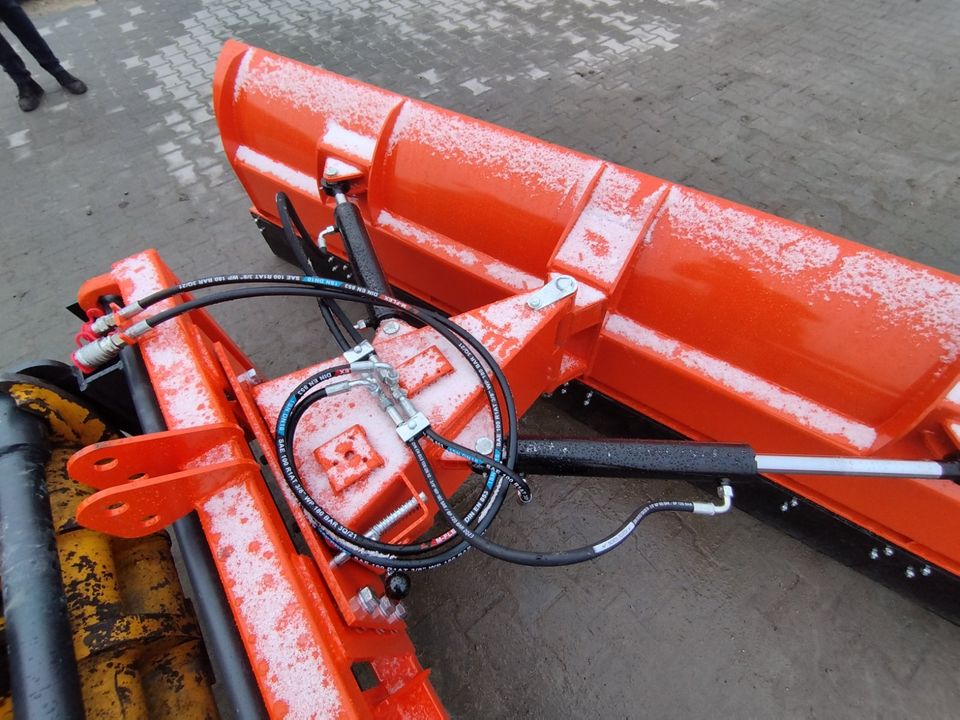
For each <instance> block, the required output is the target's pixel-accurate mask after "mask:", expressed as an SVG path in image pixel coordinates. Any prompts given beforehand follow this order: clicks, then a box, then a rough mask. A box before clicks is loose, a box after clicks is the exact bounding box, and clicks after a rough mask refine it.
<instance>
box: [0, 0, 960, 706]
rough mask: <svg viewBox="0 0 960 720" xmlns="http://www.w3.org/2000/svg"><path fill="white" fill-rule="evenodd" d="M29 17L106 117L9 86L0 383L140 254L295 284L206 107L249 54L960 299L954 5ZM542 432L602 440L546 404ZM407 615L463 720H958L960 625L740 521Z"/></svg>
mask: <svg viewBox="0 0 960 720" xmlns="http://www.w3.org/2000/svg"><path fill="white" fill-rule="evenodd" d="M26 7H27V9H28V11H29V12H32V13H34V14H35V15H36V18H37V22H38V25H39V26H40V27H41V28H42V30H43V32H44V34H45V35H47V37H48V40H49V41H50V42H51V44H52V45H53V47H54V49H55V50H56V51H57V52H58V53H59V54H60V55H61V56H62V57H63V58H64V59H65V60H67V61H68V66H69V67H71V68H72V69H73V70H74V71H75V72H76V73H77V74H78V75H79V76H81V77H82V78H84V79H85V80H87V82H88V84H89V85H90V92H89V93H88V94H87V95H85V96H83V97H72V96H66V95H65V94H64V93H63V92H62V91H61V90H59V89H58V88H56V87H55V85H54V84H53V83H52V82H51V81H50V79H49V78H47V77H46V76H44V75H43V74H42V73H41V72H39V71H38V73H37V74H38V79H39V80H40V81H41V83H43V84H44V86H45V87H46V88H47V91H48V92H47V96H46V97H45V99H44V103H43V105H42V106H41V108H40V109H39V110H38V111H36V112H35V113H32V114H29V115H25V114H22V113H20V112H19V110H17V108H16V103H15V99H14V91H13V86H12V85H9V86H6V85H3V84H2V83H0V92H3V93H6V94H5V95H3V96H2V97H3V100H0V127H2V130H0V197H3V198H4V200H5V204H4V209H3V211H2V215H0V243H2V246H0V247H2V253H3V254H2V263H0V293H2V295H0V297H2V298H3V309H4V315H3V317H2V319H0V365H6V364H7V363H10V362H13V361H15V360H18V359H20V358H25V357H58V358H63V357H65V356H66V355H67V353H68V351H69V347H70V342H71V334H72V332H73V331H74V329H75V327H74V323H73V322H72V321H71V319H70V318H69V317H68V316H67V315H66V314H65V313H63V312H62V311H61V308H62V306H64V305H66V304H68V303H69V302H70V301H71V299H72V295H73V293H74V292H75V290H76V288H77V286H78V285H79V284H80V283H81V282H82V281H83V280H85V279H86V278H88V277H90V276H92V275H95V274H97V273H99V272H102V271H104V270H105V269H107V268H108V267H109V264H110V262H111V261H112V260H114V259H117V258H120V257H123V256H125V255H127V254H129V253H131V252H134V251H136V250H138V249H141V248H143V247H146V246H152V247H157V248H159V249H160V251H161V252H162V254H163V256H164V257H165V258H166V260H167V261H168V262H169V263H170V264H171V265H172V266H173V267H174V268H176V269H177V271H178V272H179V273H180V274H181V275H182V276H184V277H188V276H194V275H198V274H201V273H206V272H209V271H213V270H222V269H224V268H227V267H229V268H230V269H235V270H241V269H265V270H270V269H274V270H279V269H280V268H281V267H282V265H281V264H280V262H279V261H277V260H276V259H274V258H272V257H271V256H269V254H268V253H267V251H266V248H265V246H264V245H263V244H262V243H261V241H260V240H259V237H258V235H257V233H256V232H255V229H254V227H253V226H252V225H251V224H250V222H249V220H248V217H247V213H246V209H247V200H246V198H245V195H244V193H243V191H242V189H241V188H240V186H239V184H238V183H237V182H236V181H235V179H234V177H233V175H232V173H231V171H230V169H229V167H228V166H227V164H226V163H225V161H224V160H223V158H222V156H221V154H220V147H219V140H218V137H217V130H216V124H215V122H214V120H213V118H212V110H211V92H210V80H211V75H212V69H213V64H214V60H215V57H216V55H217V52H218V48H219V46H220V44H221V43H222V42H223V40H225V39H226V38H228V37H238V38H240V39H242V40H245V41H247V42H250V43H253V44H256V45H259V46H262V47H265V48H268V49H270V50H273V51H275V52H278V53H281V54H285V55H289V56H292V57H295V58H297V59H300V60H303V61H306V62H310V63H315V64H321V65H323V66H324V67H326V68H329V69H331V70H334V71H336V72H340V73H343V74H346V75H350V76H353V77H356V78H358V79H362V80H365V81H368V82H372V83H374V84H378V85H382V86H384V87H387V88H389V89H391V90H395V91H397V92H400V93H403V94H406V95H411V96H413V97H418V98H426V99H428V100H429V101H430V102H433V103H436V104H439V105H442V106H444V107H448V108H451V109H454V110H457V111H459V112H463V113H466V114H468V115H473V116H476V117H480V118H483V119H485V120H489V121H492V122H496V123H499V124H502V125H506V126H508V127H511V128H513V129H516V130H520V131H523V132H527V133H531V134H533V135H537V136H539V137H543V138H545V139H548V140H551V141H553V142H557V143H559V144H562V145H566V146H569V147H573V148H575V149H577V150H580V151H583V152H586V153H589V154H593V155H599V156H601V157H603V158H605V159H609V160H613V161H615V162H618V163H621V164H623V165H627V166H629V167H634V168H637V169H640V170H643V171H645V172H649V173H651V174H654V175H659V176H662V177H665V178H667V179H670V180H674V181H677V182H682V183H686V184H689V185H693V186H695V187H697V188H700V189H702V190H705V191H708V192H711V193H715V194H718V195H721V196H725V197H728V198H731V199H734V200H737V201H740V202H744V203H746V204H749V205H752V206H755V207H759V208H762V209H765V210H769V211H771V212H774V213H776V214H779V215H782V216H785V217H789V218H792V219H796V220H798V221H801V222H804V223H807V224H810V225H813V226H816V227H819V228H822V229H824V230H827V231H830V232H835V233H837V234H840V235H843V236H847V237H851V238H853V239H855V240H859V241H861V242H865V243H867V244H870V245H873V246H875V247H879V248H883V249H885V250H889V251H892V252H896V253H899V254H902V255H905V256H907V257H911V258H914V259H916V260H919V261H921V262H925V263H928V264H932V265H935V266H938V267H941V268H944V269H946V270H950V271H952V272H958V271H960V253H958V252H957V227H958V219H960V217H958V216H960V170H958V168H960V143H958V139H960V130H958V121H957V117H958V111H960V72H958V67H957V65H958V55H957V51H956V49H957V48H958V47H960V5H958V4H957V3H956V2H955V0H920V1H917V2H901V1H899V0H897V1H895V0H839V1H838V0H808V1H807V2H802V3H798V2H794V1H792V0H739V1H737V2H734V1H733V0H644V1H640V0H633V1H632V2H628V1H626V0H558V1H557V2H533V1H532V0H521V1H519V2H517V1H515V2H507V1H506V0H499V1H497V0H489V1H481V0H472V1H471V0H467V1H462V2H457V1H449V2H445V3H443V4H440V3H437V4H430V5H425V4H423V3H418V2H414V0H357V1H356V2H352V3H345V2H344V3H313V2H307V1H305V0H301V1H299V2H294V1H293V0H270V1H269V2H268V1H266V0H246V1H244V2H240V1H238V0H229V1H228V0H167V1H160V0H155V1H153V2H150V1H147V0H139V2H138V1H137V0H103V1H102V2H93V1H91V0H67V1H63V0H61V1H59V2H58V1H57V0H47V1H46V2H43V3H40V4H38V3H36V2H28V3H26ZM215 314H216V315H217V317H218V318H219V319H220V320H221V321H222V322H223V323H224V324H225V325H226V326H227V328H228V330H229V331H230V332H231V334H233V335H234V336H235V337H237V338H238V339H239V340H240V341H241V343H242V344H243V345H244V347H245V348H247V349H248V350H249V351H250V354H251V355H252V356H253V357H254V359H255V360H256V361H257V362H258V363H259V364H260V365H261V367H262V369H263V370H264V371H265V372H266V373H268V374H276V373H279V372H283V371H286V370H289V369H292V367H294V365H295V364H296V363H297V362H298V360H303V361H306V360H308V359H313V358H315V357H317V356H318V355H320V354H322V352H323V347H322V346H321V347H319V348H318V344H317V340H316V338H317V337H318V336H320V335H321V334H322V331H321V324H320V323H319V322H318V319H317V318H316V317H315V315H316V313H315V312H311V311H310V309H309V308H308V307H304V305H303V304H302V303H297V302H294V301H288V302H285V301H270V302H263V303H250V304H247V305H243V306H235V307H224V308H222V309H218V310H217V311H216V313H215ZM277 317H282V318H283V319H284V322H283V323H276V322H274V321H273V318H277ZM525 425H526V427H527V428H528V429H533V430H543V429H546V430H549V431H551V432H557V433H562V432H585V429H583V428H580V427H579V426H578V425H577V424H576V422H575V421H574V420H572V419H570V418H568V417H566V416H562V415H559V414H558V413H557V412H556V411H555V410H553V409H552V408H551V407H550V406H541V407H538V408H537V409H536V410H535V412H534V413H533V415H532V416H531V417H530V418H528V419H527V420H525ZM667 490H668V486H665V485H663V484H656V483H651V484H644V485H643V486H642V487H639V488H638V487H637V486H636V484H635V483H629V482H626V481H614V482H610V481H597V480H588V481H580V482H576V481H568V480H564V481H557V483H556V484H555V485H551V486H550V487H549V488H546V489H545V490H544V491H543V492H541V493H540V494H539V497H538V500H537V503H535V504H534V505H533V506H526V507H524V508H523V509H521V508H519V507H518V508H508V509H507V510H505V511H504V513H503V516H504V517H503V520H502V521H501V522H500V523H499V527H498V529H497V530H496V537H497V538H498V539H502V540H504V541H505V542H511V541H512V542H516V543H518V544H529V543H532V542H534V541H533V540H532V539H531V538H536V544H537V545H540V546H543V547H548V546H553V545H557V544H568V545H572V544H574V543H576V542H578V541H584V540H586V539H587V538H589V537H594V536H596V534H597V533H598V527H599V526H600V525H603V527H610V526H612V525H613V524H614V523H615V522H616V521H617V520H618V519H619V518H621V517H623V516H624V515H625V514H626V513H627V512H629V511H630V510H631V509H632V508H633V506H634V505H635V504H637V502H638V501H639V500H640V499H641V498H642V497H647V496H650V497H654V496H658V495H660V494H662V493H664V492H667ZM691 492H692V491H691ZM412 606H413V610H414V615H413V618H412V629H411V632H412V635H413V637H414V640H415V641H416V643H417V646H418V649H419V651H420V653H421V657H422V660H423V662H424V663H425V664H426V665H429V666H432V667H433V668H434V672H433V676H432V677H433V681H434V683H435V684H436V686H437V688H438V689H439V690H440V692H441V694H442V696H443V698H444V700H445V701H446V703H447V704H448V706H449V707H450V709H451V710H452V711H453V713H454V714H455V715H456V716H458V717H476V716H479V715H480V714H481V713H482V714H484V715H487V716H491V717H575V716H584V717H643V716H653V717H722V716H736V717H761V716H762V717H769V716H784V717H819V716H829V717H861V716H873V717H904V716H908V715H909V716H914V717H930V718H940V717H950V716H953V715H955V714H956V708H957V706H958V703H960V676H958V674H957V672H956V668H957V666H958V659H960V643H958V641H960V633H958V630H957V628H956V627H955V626H953V625H950V624H949V623H947V622H945V621H943V620H941V619H939V618H937V617H935V616H933V615H931V614H930V613H928V612H927V611H925V610H923V609H921V608H920V607H918V606H917V605H914V604H912V603H910V602H908V601H906V600H904V599H903V598H901V597H899V596H897V595H895V594H894V593H892V592H890V591H888V590H886V589H884V588H882V587H880V586H878V585H876V584H875V583H873V582H871V581H868V580H866V579H864V578H863V577H861V576H860V575H858V574H857V573H855V572H853V571H851V570H849V569H847V568H845V567H842V566H840V565H839V564H837V563H836V562H834V561H832V560H830V559H827V558H824V557H822V556H820V555H818V554H816V553H815V552H813V551H812V550H809V549H807V548H806V547H804V546H802V545H799V544H798V543H797V542H795V541H794V540H791V539H790V538H788V537H786V536H785V535H783V534H781V533H778V532H776V531H773V530H771V529H770V528H768V527H766V526H763V525H761V524H758V523H757V522H755V521H754V520H752V519H751V518H749V517H747V516H744V515H743V514H740V513H735V514H734V515H733V516H731V517H728V518H724V519H722V520H718V521H714V522H705V521H700V519H692V520H686V519H681V518H657V519H654V520H651V522H650V523H649V524H647V525H646V526H645V527H644V528H643V529H642V530H641V531H640V532H639V533H638V534H637V536H636V537H635V538H634V539H631V540H630V541H629V542H628V543H627V545H626V546H625V547H624V548H623V549H621V550H620V551H618V552H616V553H614V554H612V555H610V556H608V557H606V558H603V559H601V560H600V561H598V562H596V563H592V564H590V565H589V566H584V567H578V568H572V569H565V570H541V571H530V570H523V569H520V568H516V567H512V566H507V565H504V564H502V563H497V562H494V561H492V560H489V559H488V558H485V557H482V556H480V555H479V554H475V553H471V554H470V555H468V556H467V557H466V558H464V559H463V560H462V561H461V562H458V563H456V564H454V565H452V566H450V567H448V568H444V569H442V570H440V571H438V572H436V573H433V574H431V575H429V576H425V577H417V578H416V583H415V590H414V596H413V599H412Z"/></svg>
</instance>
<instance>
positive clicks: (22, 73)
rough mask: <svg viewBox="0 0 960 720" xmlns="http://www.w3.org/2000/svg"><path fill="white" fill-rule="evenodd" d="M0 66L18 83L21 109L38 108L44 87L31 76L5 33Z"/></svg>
mask: <svg viewBox="0 0 960 720" xmlns="http://www.w3.org/2000/svg"><path fill="white" fill-rule="evenodd" d="M0 66H3V69H4V70H5V71H6V73H7V75H9V76H10V79H11V80H13V81H14V82H15V83H16V84H17V104H18V105H19V106H20V109H21V110H23V111H24V112H30V111H31V110H36V109H37V106H38V105H39V104H40V96H41V95H43V88H42V87H40V85H38V84H37V82H36V81H35V80H34V79H33V78H32V77H30V71H29V70H27V66H26V65H24V64H23V60H21V59H20V56H19V55H17V51H16V50H14V49H13V48H12V47H11V46H10V43H8V42H7V40H6V38H5V37H3V35H0Z"/></svg>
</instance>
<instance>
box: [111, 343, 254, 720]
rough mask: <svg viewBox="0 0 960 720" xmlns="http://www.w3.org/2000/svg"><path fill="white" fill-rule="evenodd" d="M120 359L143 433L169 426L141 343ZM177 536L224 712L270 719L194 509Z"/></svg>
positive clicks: (178, 526) (175, 529) (176, 525)
mask: <svg viewBox="0 0 960 720" xmlns="http://www.w3.org/2000/svg"><path fill="white" fill-rule="evenodd" d="M120 360H121V362H122V363H123V369H124V375H125V376H126V379H127V386H128V387H129V388H130V395H131V396H132V397H133V404H134V407H135V408H136V411H137V416H138V417H139V418H140V426H141V427H142V428H143V432H144V433H152V432H162V431H164V430H166V429H167V425H166V422H165V421H164V419H163V414H162V413H161V412H160V406H159V405H158V404H157V397H156V395H155V394H154V392H153V386H152V385H151V384H150V377H149V375H148V374H147V368H146V366H145V365H144V363H143V357H142V356H141V355H140V350H139V348H138V347H137V346H136V345H128V346H127V347H125V348H123V350H121V351H120ZM173 534H174V537H175V538H176V540H177V545H178V546H179V548H180V556H181V557H182V559H183V565H184V567H185V568H186V570H187V576H188V577H189V579H190V584H191V586H192V587H193V598H194V605H195V606H196V609H197V618H198V619H199V621H200V630H201V632H202V634H203V642H204V644H205V645H206V648H207V655H208V656H209V658H210V664H211V665H212V666H213V673H214V675H215V676H216V679H217V683H218V684H219V685H220V687H221V688H222V689H223V694H222V695H220V694H218V699H219V700H221V703H222V702H223V701H225V702H226V703H227V704H228V706H229V707H227V708H224V707H221V708H220V709H221V711H226V712H227V713H232V717H234V718H237V720H247V719H248V718H249V719H250V720H254V719H256V720H260V719H261V718H266V717H267V711H266V708H265V707H264V704H263V698H262V697H261V695H260V691H259V689H258V688H257V681H256V678H255V677H254V675H253V669H252V668H251V667H250V662H249V660H248V659H247V652H246V650H245V648H244V647H243V641H242V640H241V639H240V633H239V632H238V630H237V625H236V623H235V622H234V620H233V613H232V612H231V611H230V605H229V603H228V602H227V596H226V595H225V594H224V591H223V586H222V585H221V584H220V575H219V574H218V573H217V566H216V565H215V564H214V562H213V556H212V555H211V554H210V548H209V546H208V545H207V539H206V536H205V535H204V534H203V527H202V526H201V525H200V518H199V517H198V516H197V514H196V513H195V512H194V513H190V514H189V515H187V516H186V517H184V518H181V519H180V520H177V522H175V523H174V524H173Z"/></svg>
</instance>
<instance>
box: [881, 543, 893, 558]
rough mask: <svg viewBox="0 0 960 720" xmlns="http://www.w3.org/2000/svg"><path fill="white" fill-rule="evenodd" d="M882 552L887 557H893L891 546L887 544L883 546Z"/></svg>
mask: <svg viewBox="0 0 960 720" xmlns="http://www.w3.org/2000/svg"><path fill="white" fill-rule="evenodd" d="M883 554H884V555H886V556H887V557H893V548H892V547H890V546H889V545H886V546H885V547H884V548H883Z"/></svg>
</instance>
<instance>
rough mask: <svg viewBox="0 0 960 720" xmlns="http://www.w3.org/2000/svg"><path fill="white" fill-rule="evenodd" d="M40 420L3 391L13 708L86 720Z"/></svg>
mask: <svg viewBox="0 0 960 720" xmlns="http://www.w3.org/2000/svg"><path fill="white" fill-rule="evenodd" d="M49 452H50V450H49V445H48V444H47V437H46V431H45V428H44V425H43V422H42V421H41V420H40V419H39V418H36V417H34V416H33V415H30V414H29V413H27V412H26V411H24V410H21V409H20V408H18V407H17V404H16V403H15V402H14V401H13V399H12V398H11V397H9V396H7V395H0V577H2V579H3V612H4V615H5V620H6V637H7V658H8V663H9V673H10V689H11V692H12V696H13V710H14V713H16V716H17V718H18V719H19V718H26V719H27V720H47V719H48V718H51V719H54V720H83V718H84V717H85V715H84V710H83V698H82V695H81V691H80V676H79V673H78V671H77V661H76V659H75V657H74V653H73V634H72V632H71V630H70V619H69V615H68V613H67V601H66V597H65V596H64V592H63V581H62V579H61V575H60V560H59V557H58V556H57V543H56V537H55V535H54V532H53V520H52V518H51V513H50V501H49V497H48V495H47V484H46V468H45V463H46V461H47V459H48V457H49Z"/></svg>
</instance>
